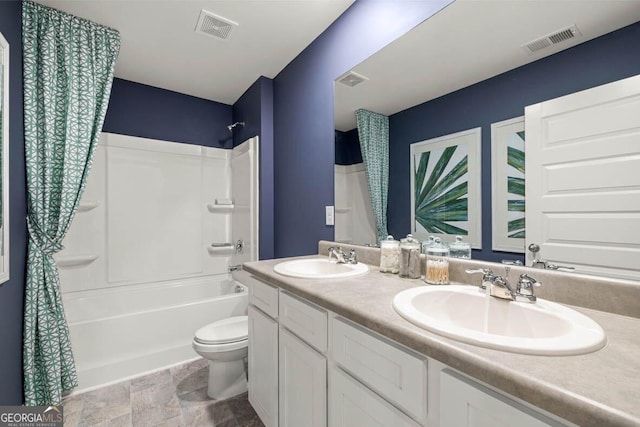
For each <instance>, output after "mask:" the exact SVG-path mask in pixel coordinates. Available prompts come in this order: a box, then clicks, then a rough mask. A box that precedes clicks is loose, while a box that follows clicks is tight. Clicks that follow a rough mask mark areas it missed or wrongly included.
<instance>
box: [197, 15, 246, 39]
mask: <svg viewBox="0 0 640 427" xmlns="http://www.w3.org/2000/svg"><path fill="white" fill-rule="evenodd" d="M237 25H238V23H237V22H233V21H230V20H228V19H226V18H223V17H222V16H218V15H216V14H213V13H211V12H209V11H207V10H204V9H202V10H201V11H200V17H199V18H198V24H197V25H196V33H198V34H204V35H206V36H211V37H216V38H218V39H222V40H226V39H228V38H229V35H230V34H231V30H233V27H236V26H237Z"/></svg>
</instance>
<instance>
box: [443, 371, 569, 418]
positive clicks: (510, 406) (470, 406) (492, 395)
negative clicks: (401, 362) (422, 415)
mask: <svg viewBox="0 0 640 427" xmlns="http://www.w3.org/2000/svg"><path fill="white" fill-rule="evenodd" d="M440 425H443V426H461V427H465V426H518V427H548V426H553V427H560V426H563V425H564V423H560V422H557V421H555V420H552V419H550V418H548V417H546V416H544V415H542V414H540V413H538V412H535V411H534V410H532V409H530V408H527V407H525V406H524V405H521V404H519V403H518V402H515V401H513V400H511V399H509V398H508V397H506V396H502V395H500V394H498V393H496V392H495V391H493V390H490V389H488V388H486V387H484V386H482V385H480V384H477V383H475V382H474V381H471V380H470V379H469V378H466V377H463V376H462V375H460V374H457V373H456V372H453V371H450V370H449V369H445V370H444V371H442V373H441V374H440Z"/></svg>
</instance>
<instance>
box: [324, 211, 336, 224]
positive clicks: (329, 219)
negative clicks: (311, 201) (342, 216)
mask: <svg viewBox="0 0 640 427" xmlns="http://www.w3.org/2000/svg"><path fill="white" fill-rule="evenodd" d="M324 209H325V222H326V224H327V225H334V222H335V221H334V218H335V212H334V210H333V206H325V207H324Z"/></svg>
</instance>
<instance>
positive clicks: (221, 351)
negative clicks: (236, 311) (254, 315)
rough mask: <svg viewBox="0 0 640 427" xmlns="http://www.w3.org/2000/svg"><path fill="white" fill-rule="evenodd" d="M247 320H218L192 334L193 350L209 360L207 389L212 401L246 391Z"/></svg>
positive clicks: (236, 317)
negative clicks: (193, 335)
mask: <svg viewBox="0 0 640 427" xmlns="http://www.w3.org/2000/svg"><path fill="white" fill-rule="evenodd" d="M248 330H249V321H248V317H247V316H235V317H229V318H227V319H222V320H219V321H217V322H214V323H210V324H208V325H207V326H203V327H202V328H200V329H198V330H197V331H196V334H195V337H194V338H193V342H192V345H193V349H194V350H195V351H196V352H197V353H198V354H199V355H200V356H202V357H203V358H205V359H207V360H208V361H209V388H208V389H207V394H208V395H209V397H211V398H212V399H217V400H222V399H227V398H229V397H233V396H237V395H238V394H241V393H244V392H246V391H247V374H246V371H245V363H244V361H245V359H246V357H247V345H248V342H249V338H248Z"/></svg>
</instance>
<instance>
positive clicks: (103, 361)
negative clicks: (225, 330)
mask: <svg viewBox="0 0 640 427" xmlns="http://www.w3.org/2000/svg"><path fill="white" fill-rule="evenodd" d="M63 301H64V307H65V312H66V316H67V322H68V323H69V330H70V334H71V343H72V346H73V353H74V356H75V361H76V368H77V370H78V380H79V387H78V389H77V392H80V391H83V390H86V389H90V388H94V387H96V386H100V385H103V384H107V383H111V382H115V381H119V380H123V379H125V378H128V377H132V376H137V375H140V374H143V373H145V372H150V371H154V370H157V369H160V368H163V367H166V366H170V365H174V364H177V363H181V362H185V361H188V360H191V359H194V358H196V357H198V355H197V354H196V353H195V351H194V350H193V349H192V348H191V340H192V338H193V334H194V332H195V331H196V330H197V329H198V328H200V327H202V326H204V325H206V324H207V323H211V322H215V321H216V320H220V319H223V318H226V317H230V316H239V315H244V314H246V313H247V304H248V297H247V289H246V287H244V286H242V285H240V284H239V283H238V282H235V281H233V280H228V279H227V275H226V274H221V275H213V276H206V277H199V278H191V279H181V280H179V281H171V282H161V283H153V284H145V285H137V286H125V287H117V288H112V289H100V290H93V291H83V292H73V293H68V294H64V295H63Z"/></svg>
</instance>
